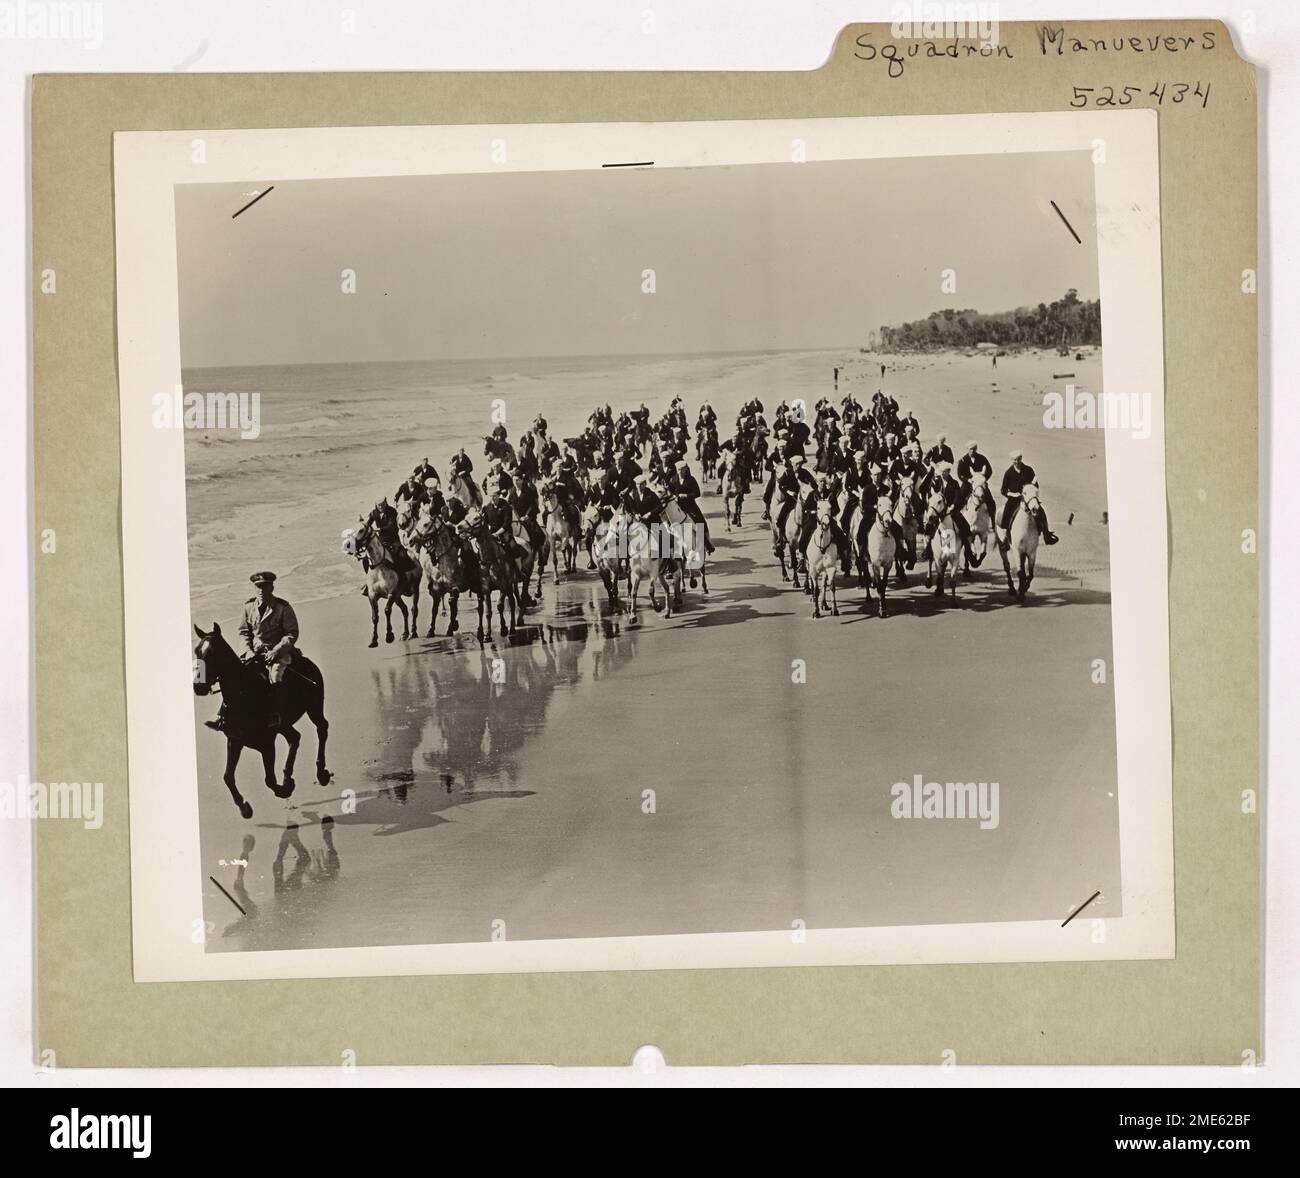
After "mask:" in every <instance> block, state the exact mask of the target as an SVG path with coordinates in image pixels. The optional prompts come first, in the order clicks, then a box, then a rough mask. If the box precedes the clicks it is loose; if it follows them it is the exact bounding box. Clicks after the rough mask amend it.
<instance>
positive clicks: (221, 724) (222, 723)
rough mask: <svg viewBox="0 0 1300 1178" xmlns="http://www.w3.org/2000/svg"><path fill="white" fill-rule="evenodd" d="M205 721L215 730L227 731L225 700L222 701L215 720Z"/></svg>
mask: <svg viewBox="0 0 1300 1178" xmlns="http://www.w3.org/2000/svg"><path fill="white" fill-rule="evenodd" d="M203 723H204V724H206V725H207V726H208V727H209V728H211V729H212V731H213V732H225V730H226V704H225V701H224V700H223V701H222V703H221V707H220V708H219V709H218V710H217V718H216V719H215V720H204V721H203Z"/></svg>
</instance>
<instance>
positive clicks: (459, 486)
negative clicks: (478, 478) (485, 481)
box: [447, 474, 483, 508]
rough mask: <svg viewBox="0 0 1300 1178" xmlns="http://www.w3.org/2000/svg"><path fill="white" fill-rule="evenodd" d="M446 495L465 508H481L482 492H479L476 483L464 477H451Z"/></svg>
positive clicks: (457, 475)
mask: <svg viewBox="0 0 1300 1178" xmlns="http://www.w3.org/2000/svg"><path fill="white" fill-rule="evenodd" d="M447 494H448V495H450V496H451V497H452V498H453V499H459V500H460V501H461V502H462V503H463V504H464V505H465V506H466V507H467V508H470V507H482V506H483V492H482V491H481V490H479V485H478V483H476V482H475V481H474V480H473V479H468V478H466V477H465V476H464V475H459V474H454V475H452V476H451V481H450V482H449V483H448V484H447Z"/></svg>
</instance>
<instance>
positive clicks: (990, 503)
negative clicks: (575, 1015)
mask: <svg viewBox="0 0 1300 1178" xmlns="http://www.w3.org/2000/svg"><path fill="white" fill-rule="evenodd" d="M977 474H982V475H983V476H984V480H985V481H984V505H985V506H986V507H987V508H988V510H989V519H990V520H996V519H997V518H998V505H997V503H995V502H994V500H993V491H992V489H991V488H990V486H989V484H990V483H991V482H992V481H993V464H992V463H991V462H990V461H989V460H988V459H987V458H985V457H984V455H983V454H981V453H980V447H979V443H978V442H975V441H970V442H967V443H966V453H965V454H963V455H962V456H961V461H960V462H958V463H957V481H958V482H959V483H961V494H962V498H961V506H962V507H965V506H966V500H967V499H969V498H970V493H971V489H972V488H971V480H972V478H973V476H974V475H977Z"/></svg>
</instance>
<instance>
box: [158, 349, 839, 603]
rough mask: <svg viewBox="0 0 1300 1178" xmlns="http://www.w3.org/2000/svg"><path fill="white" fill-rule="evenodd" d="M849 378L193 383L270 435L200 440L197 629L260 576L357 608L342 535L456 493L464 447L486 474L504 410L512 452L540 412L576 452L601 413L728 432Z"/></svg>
mask: <svg viewBox="0 0 1300 1178" xmlns="http://www.w3.org/2000/svg"><path fill="white" fill-rule="evenodd" d="M851 351H852V349H846V350H845V354H848V353H849V352H851ZM837 355H838V354H837ZM839 362H842V361H841V360H839V359H831V358H827V357H826V356H824V355H823V354H821V353H815V352H797V353H756V354H723V355H692V356H683V357H664V356H647V357H635V356H633V357H628V356H616V357H610V356H600V357H569V358H564V357H561V358H554V357H546V358H520V359H495V360H460V361H451V362H446V361H437V362H433V361H430V362H420V363H366V364H308V365H294V366H283V367H280V366H276V367H259V368H205V369H187V370H186V371H185V373H184V375H183V381H184V386H185V391H186V392H203V393H206V392H227V393H254V392H256V393H258V394H260V397H261V419H262V425H261V433H260V436H259V437H257V438H256V439H243V438H240V437H239V434H238V432H237V431H212V432H208V433H203V432H199V431H193V430H191V431H187V433H186V439H185V469H186V476H185V481H186V510H187V521H188V540H189V564H190V597H191V604H192V607H193V610H194V612H195V617H196V620H203V619H204V618H206V617H209V616H211V617H212V618H225V617H229V616H231V614H232V613H234V612H237V608H238V606H239V603H241V602H242V601H244V600H245V598H246V597H247V596H248V595H249V593H250V592H251V590H250V588H249V585H248V576H249V574H250V573H252V572H254V571H256V570H258V569H261V568H269V569H271V570H273V571H274V572H275V573H277V574H278V576H279V578H280V582H279V584H280V588H281V589H282V590H283V591H284V592H285V594H286V596H288V597H289V598H290V599H291V600H294V601H311V600H319V599H322V598H326V597H334V596H338V595H341V594H344V593H355V592H357V587H358V585H359V584H360V576H359V570H358V566H357V563H356V561H355V560H353V558H352V557H350V556H348V555H347V554H346V553H344V552H343V551H342V547H341V539H342V533H343V531H344V530H345V529H346V528H348V527H350V526H352V525H354V524H355V523H356V519H357V516H358V514H361V513H365V512H368V511H369V510H370V508H371V507H373V506H374V504H375V502H376V501H377V500H378V499H379V498H380V497H381V496H383V495H387V496H389V498H390V500H391V497H392V495H393V493H394V491H396V489H397V487H398V485H399V484H400V483H401V481H402V479H403V478H404V477H405V476H406V474H408V473H409V472H410V470H411V469H412V468H413V467H414V466H415V465H416V463H418V462H419V461H420V460H421V459H422V458H424V457H426V456H427V457H428V458H429V460H430V461H431V462H432V463H433V465H434V466H435V467H436V468H437V469H438V471H439V473H440V474H441V475H442V476H443V478H444V479H445V478H446V470H447V461H448V459H449V458H450V457H451V455H452V454H454V453H455V452H456V450H457V449H458V448H459V447H461V446H464V447H465V451H466V453H467V454H469V456H470V457H471V458H472V459H473V460H474V468H475V474H476V475H480V474H481V473H483V472H485V471H486V462H487V460H486V459H485V458H484V457H483V437H484V435H486V434H488V433H489V432H490V431H491V429H492V426H493V418H492V414H493V410H494V408H498V407H500V408H503V409H504V412H505V421H506V428H507V429H508V430H509V433H510V440H511V442H512V444H513V443H515V442H516V441H517V440H518V438H519V436H520V435H521V434H522V433H523V432H524V431H525V430H527V429H528V428H529V426H530V425H531V423H532V421H533V418H534V417H535V415H536V414H537V413H538V412H541V413H542V414H543V415H544V416H545V417H546V418H547V421H548V423H549V426H550V432H551V434H552V436H554V437H557V438H563V437H566V436H572V435H574V434H576V433H577V432H578V431H579V430H581V428H582V427H583V426H584V425H585V423H586V420H587V416H588V414H589V413H590V412H591V410H592V408H593V407H594V406H596V405H597V404H604V403H606V402H609V403H610V404H611V405H612V406H613V408H614V410H615V412H616V413H617V412H618V411H620V410H621V409H624V408H631V407H634V406H636V405H638V404H639V403H640V402H642V401H644V402H645V403H646V404H647V405H648V406H649V407H650V408H651V410H653V411H654V412H655V413H656V414H658V413H662V412H663V411H664V410H666V409H667V408H668V405H669V403H670V402H671V400H672V398H673V397H674V396H676V395H678V394H680V395H681V396H682V397H683V398H684V400H685V402H686V409H687V413H688V415H689V417H690V420H691V422H692V424H693V423H694V420H695V415H696V413H697V412H698V409H699V406H700V404H701V402H702V401H704V400H705V399H712V401H713V404H714V406H715V408H717V409H718V410H719V413H720V414H721V415H722V416H723V417H724V419H725V418H726V413H727V412H730V413H731V414H733V415H734V412H735V409H736V408H737V407H738V406H739V404H740V403H741V402H742V401H744V400H745V399H746V398H747V397H749V396H753V395H756V394H757V395H759V396H760V397H763V398H766V397H770V396H773V395H774V394H777V395H776V396H775V400H779V399H780V396H783V395H787V394H786V392H785V391H784V390H786V389H787V388H790V387H794V386H796V385H802V384H803V383H805V381H806V380H807V379H809V378H814V379H816V381H817V386H816V387H817V388H818V389H821V388H823V387H824V386H825V385H826V384H827V383H828V379H827V378H828V374H829V372H830V366H831V365H833V364H835V363H839ZM814 374H818V375H816V376H815V377H814ZM778 390H781V391H780V392H779V393H778ZM498 402H500V403H501V405H500V406H498V405H497V403H498ZM765 403H766V400H765ZM774 403H775V402H774Z"/></svg>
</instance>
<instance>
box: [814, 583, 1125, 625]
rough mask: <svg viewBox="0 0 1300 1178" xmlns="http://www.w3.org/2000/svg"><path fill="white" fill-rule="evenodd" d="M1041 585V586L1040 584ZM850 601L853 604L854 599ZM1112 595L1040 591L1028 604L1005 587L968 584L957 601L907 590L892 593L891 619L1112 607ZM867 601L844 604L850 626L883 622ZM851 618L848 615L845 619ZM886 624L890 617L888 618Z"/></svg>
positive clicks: (1088, 591)
mask: <svg viewBox="0 0 1300 1178" xmlns="http://www.w3.org/2000/svg"><path fill="white" fill-rule="evenodd" d="M1040 584H1041V583H1040ZM848 600H849V601H850V602H852V600H853V599H852V598H851V597H849V598H848ZM1110 603H1111V601H1110V594H1109V593H1108V592H1104V591H1102V590H1098V589H1083V588H1079V587H1075V588H1060V589H1046V588H1040V589H1038V590H1037V591H1035V592H1031V593H1030V594H1029V595H1028V596H1027V597H1026V598H1025V600H1024V601H1016V600H1013V599H1012V598H1010V597H1008V595H1007V590H1006V586H1005V585H991V584H980V585H968V586H965V587H963V588H962V589H961V590H959V592H958V594H957V597H956V599H953V598H951V597H946V598H943V599H940V598H936V597H935V596H934V594H933V592H932V591H929V590H926V591H924V592H923V593H918V592H912V593H909V592H908V591H907V590H906V589H904V590H902V591H900V592H899V593H898V594H897V595H894V594H890V597H889V616H890V617H915V618H933V617H938V616H940V615H941V614H953V613H998V612H1000V611H1002V610H1007V609H1038V608H1043V609H1057V608H1060V607H1061V606H1066V605H1110ZM870 609H871V607H870V605H869V604H867V603H866V602H864V601H863V602H859V603H858V606H857V608H854V607H853V606H852V605H845V604H844V603H843V602H842V603H841V605H840V614H841V616H842V620H843V621H844V622H845V623H846V624H847V623H852V622H864V621H867V620H869V619H871V620H875V621H880V620H881V619H880V618H878V617H877V616H876V614H875V612H874V610H872V611H871V612H867V611H868V610H870ZM844 615H847V616H844ZM884 621H885V622H888V621H889V618H885V619H884Z"/></svg>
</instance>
